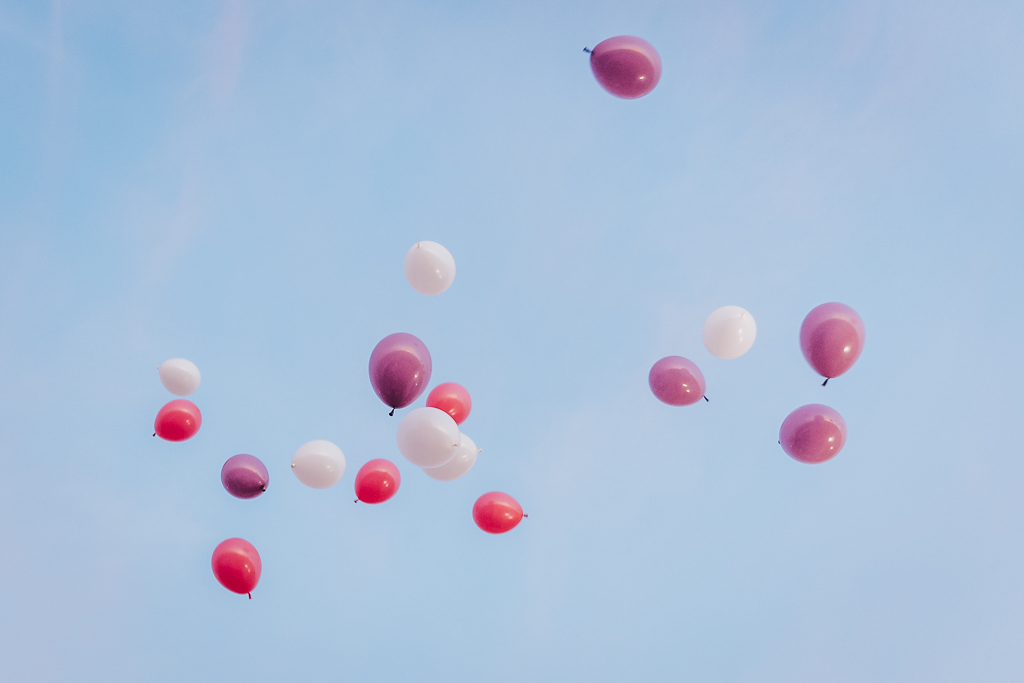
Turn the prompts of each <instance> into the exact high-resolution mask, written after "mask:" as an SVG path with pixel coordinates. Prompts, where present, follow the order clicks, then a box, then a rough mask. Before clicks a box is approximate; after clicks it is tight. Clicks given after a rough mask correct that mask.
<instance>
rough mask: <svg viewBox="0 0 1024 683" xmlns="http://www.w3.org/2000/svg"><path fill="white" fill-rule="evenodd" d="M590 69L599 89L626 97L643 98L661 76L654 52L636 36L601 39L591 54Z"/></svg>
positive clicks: (649, 45) (658, 61)
mask: <svg viewBox="0 0 1024 683" xmlns="http://www.w3.org/2000/svg"><path fill="white" fill-rule="evenodd" d="M590 68H591V70H592V71H593V72H594V77H595V78H596V79H597V82H598V83H600V84H601V87H602V88H604V89H605V90H607V91H608V92H610V93H611V94H612V95H615V96H616V97H621V98H623V99H627V100H632V99H636V98H637V97H643V96H644V95H646V94H647V93H649V92H651V91H652V90H654V86H656V85H658V80H659V79H661V58H660V57H659V56H658V53H657V51H656V50H655V49H654V47H652V46H651V44H650V43H648V42H647V41H646V40H643V39H641V38H637V37H635V36H616V37H614V38H609V39H608V40H602V41H601V42H600V43H598V44H597V47H595V48H594V50H593V51H592V52H591V53H590Z"/></svg>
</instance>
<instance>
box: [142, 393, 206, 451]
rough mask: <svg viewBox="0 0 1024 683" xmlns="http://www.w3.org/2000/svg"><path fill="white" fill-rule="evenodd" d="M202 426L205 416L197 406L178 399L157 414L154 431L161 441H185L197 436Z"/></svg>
mask: <svg viewBox="0 0 1024 683" xmlns="http://www.w3.org/2000/svg"><path fill="white" fill-rule="evenodd" d="M202 424H203V416H202V415H201V414H200V412H199V408H197V407H196V404H195V403H193V402H192V401H186V400H185V399H183V398H178V399H175V400H173V401H171V402H170V403H168V404H167V405H165V406H164V407H163V408H161V409H160V412H159V413H157V414H156V423H155V424H154V425H153V431H155V432H156V435H157V436H159V437H160V438H161V439H166V440H167V441H184V440H185V439H191V438H192V437H193V436H195V435H196V432H198V431H199V427H200V426H201V425H202Z"/></svg>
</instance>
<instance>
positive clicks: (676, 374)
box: [647, 356, 704, 406]
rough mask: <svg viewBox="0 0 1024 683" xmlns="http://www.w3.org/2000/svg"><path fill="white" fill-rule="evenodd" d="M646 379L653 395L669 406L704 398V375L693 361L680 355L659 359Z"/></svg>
mask: <svg viewBox="0 0 1024 683" xmlns="http://www.w3.org/2000/svg"><path fill="white" fill-rule="evenodd" d="M647 381H648V382H649V383H650V385H651V391H653V392H654V395H655V396H657V397H658V399H659V400H660V401H662V402H664V403H667V404H669V405H670V406H688V405H690V404H691V403H696V402H697V401H699V400H701V399H702V398H704V375H702V374H701V372H700V370H699V369H698V368H697V366H696V365H694V363H693V361H690V360H687V359H685V358H683V357H682V356H667V357H665V358H662V359H661V360H659V361H658V362H657V363H655V364H654V367H652V368H651V374H650V375H648V377H647Z"/></svg>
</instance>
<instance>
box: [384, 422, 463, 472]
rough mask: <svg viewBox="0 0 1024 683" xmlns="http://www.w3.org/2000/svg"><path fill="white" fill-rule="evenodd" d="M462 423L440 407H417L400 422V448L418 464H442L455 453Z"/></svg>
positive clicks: (431, 465)
mask: <svg viewBox="0 0 1024 683" xmlns="http://www.w3.org/2000/svg"><path fill="white" fill-rule="evenodd" d="M458 447H459V426H458V425H457V424H455V420H453V419H452V416H451V415H449V414H448V413H446V412H444V411H443V410H438V409H437V408H417V409H416V410H414V411H412V412H411V413H409V414H408V415H406V416H405V417H403V418H402V421H401V422H400V423H399V424H398V450H400V451H401V452H402V455H404V456H405V459H406V460H408V461H409V462H411V463H412V464H413V465H416V466H417V467H440V466H441V465H443V464H445V463H446V462H448V461H449V460H451V459H452V458H454V457H455V452H456V450H457V449H458Z"/></svg>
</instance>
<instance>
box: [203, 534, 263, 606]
mask: <svg viewBox="0 0 1024 683" xmlns="http://www.w3.org/2000/svg"><path fill="white" fill-rule="evenodd" d="M211 564H212V565H213V575H214V576H216V577H217V580H218V581H220V585H222V586H224V587H225V588H227V589H228V590H229V591H234V592H235V593H251V592H252V590H253V589H254V588H256V584H258V583H259V582H260V572H262V571H263V565H262V563H261V562H260V554H259V553H258V552H256V548H254V547H253V545H252V543H249V541H246V540H243V539H241V538H229V539H228V540H226V541H224V542H223V543H221V544H220V545H218V546H217V547H216V548H215V549H214V551H213V561H212V562H211ZM249 597H252V596H251V595H250V596H249Z"/></svg>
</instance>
